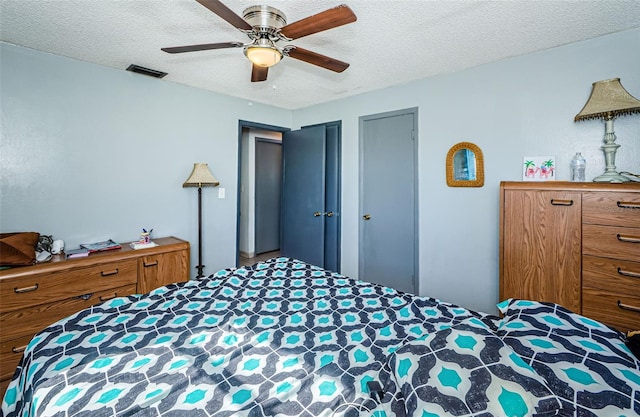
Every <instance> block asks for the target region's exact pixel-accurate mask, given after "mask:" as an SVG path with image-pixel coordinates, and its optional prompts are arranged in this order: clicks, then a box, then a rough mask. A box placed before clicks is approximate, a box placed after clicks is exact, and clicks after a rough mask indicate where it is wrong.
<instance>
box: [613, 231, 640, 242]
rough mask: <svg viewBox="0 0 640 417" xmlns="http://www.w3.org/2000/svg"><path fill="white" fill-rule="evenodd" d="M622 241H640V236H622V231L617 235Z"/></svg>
mask: <svg viewBox="0 0 640 417" xmlns="http://www.w3.org/2000/svg"><path fill="white" fill-rule="evenodd" d="M616 237H617V238H618V240H619V241H620V242H628V243H640V237H635V236H622V235H621V234H620V233H618V234H617V235H616Z"/></svg>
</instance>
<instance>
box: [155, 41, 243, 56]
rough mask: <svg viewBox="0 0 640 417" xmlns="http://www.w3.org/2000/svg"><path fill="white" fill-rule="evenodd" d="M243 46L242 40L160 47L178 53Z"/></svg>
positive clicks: (171, 52)
mask: <svg viewBox="0 0 640 417" xmlns="http://www.w3.org/2000/svg"><path fill="white" fill-rule="evenodd" d="M242 46H244V45H243V44H242V43H241V42H221V43H203V44H200V45H187V46H173V47H171V48H160V49H161V50H163V51H165V52H168V53H170V54H178V53H181V52H195V51H206V50H209V49H224V48H241V47H242Z"/></svg>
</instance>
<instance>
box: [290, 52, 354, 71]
mask: <svg viewBox="0 0 640 417" xmlns="http://www.w3.org/2000/svg"><path fill="white" fill-rule="evenodd" d="M285 51H286V54H287V55H288V56H290V57H291V58H294V59H299V60H300V61H304V62H307V63H309V64H313V65H317V66H319V67H322V68H326V69H328V70H331V71H335V72H342V71H344V70H346V69H347V68H349V64H347V63H346V62H342V61H338V60H337V59H333V58H330V57H328V56H325V55H322V54H319V53H317V52H312V51H309V50H308V49H304V48H300V47H299V46H287V47H286V49H285Z"/></svg>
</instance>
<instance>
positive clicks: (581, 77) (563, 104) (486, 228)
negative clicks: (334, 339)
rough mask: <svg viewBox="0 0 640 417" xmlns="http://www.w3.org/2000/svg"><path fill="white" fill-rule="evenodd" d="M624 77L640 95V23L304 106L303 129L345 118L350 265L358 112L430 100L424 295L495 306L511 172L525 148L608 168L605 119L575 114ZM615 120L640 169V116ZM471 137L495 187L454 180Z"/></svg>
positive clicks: (422, 108)
mask: <svg viewBox="0 0 640 417" xmlns="http://www.w3.org/2000/svg"><path fill="white" fill-rule="evenodd" d="M614 77H619V78H620V79H621V81H622V84H623V85H624V86H625V87H626V89H627V90H628V91H629V92H630V93H631V94H633V95H634V96H635V97H638V98H640V30H632V31H627V32H623V33H618V34H614V35H609V36H605V37H601V38H598V39H595V40H591V41H587V42H582V43H578V44H573V45H567V46H563V47H560V48H556V49H553V50H548V51H544V52H540V53H536V54H531V55H527V56H522V57H517V58H512V59H508V60H504V61H501V62H498V63H493V64H489V65H484V66H481V67H476V68H472V69H469V70H466V71H461V72H458V73H455V74H451V75H443V76H438V77H432V78H428V79H424V80H421V81H417V82H412V83H410V84H407V85H403V86H399V87H394V88H389V89H384V90H378V91H374V92H372V93H368V94H362V95H359V96H356V97H352V98H349V99H345V100H340V101H336V102H332V103H327V104H323V105H318V106H313V107H310V108H306V109H302V110H297V111H294V113H293V116H294V117H293V124H294V128H296V127H298V126H305V125H310V124H315V123H319V122H322V121H326V120H342V129H343V130H342V134H343V137H342V144H343V148H342V178H343V184H342V193H343V194H342V202H343V207H342V272H343V273H344V274H346V275H349V276H353V277H357V276H358V225H359V222H360V218H361V217H360V215H361V213H360V212H359V207H358V204H359V203H358V189H359V184H358V118H359V117H360V116H363V115H369V114H376V113H381V112H387V111H392V110H398V109H404V108H410V107H418V108H419V117H420V120H419V128H418V129H419V185H420V191H419V192H420V196H419V201H420V232H419V238H420V293H421V294H424V295H430V296H434V297H438V298H441V299H443V300H446V301H450V302H454V303H458V304H461V305H464V306H468V307H471V308H474V309H478V310H482V311H488V312H494V311H495V308H494V304H495V302H497V301H498V299H497V298H498V275H499V274H498V218H499V214H498V205H499V192H498V187H499V182H500V181H502V180H516V181H519V180H521V179H522V167H521V164H522V160H523V157H525V156H546V155H555V157H556V164H557V174H558V179H559V180H568V179H569V168H568V167H569V161H570V159H571V158H572V156H573V155H574V154H575V152H578V151H580V152H582V154H583V155H584V156H585V157H586V159H587V164H588V165H587V167H588V168H587V178H593V177H595V176H596V175H598V174H600V173H602V171H603V170H604V157H603V153H602V151H601V150H600V146H601V145H602V138H603V136H604V127H603V124H602V123H601V122H600V121H587V122H580V123H574V122H573V117H574V116H575V115H576V114H577V113H578V112H579V111H580V110H581V109H582V106H583V105H584V104H585V102H586V101H587V98H588V97H589V93H590V92H591V83H593V82H594V81H598V80H603V79H608V78H614ZM615 130H616V134H617V137H618V140H617V143H619V144H620V145H622V147H621V148H620V149H619V151H618V158H617V160H616V162H617V166H618V169H619V170H622V171H625V170H626V171H631V172H635V173H640V115H633V116H625V117H621V118H619V119H617V120H616V122H615ZM461 141H469V142H473V143H475V144H476V145H478V146H480V148H481V149H482V151H483V154H484V158H485V186H484V187H483V188H471V189H465V188H449V187H447V185H446V178H445V157H446V154H447V151H448V150H449V148H450V147H451V146H453V145H454V144H456V143H457V142H461ZM380 192H381V193H384V192H385V190H380ZM361 278H363V279H365V278H366V277H361Z"/></svg>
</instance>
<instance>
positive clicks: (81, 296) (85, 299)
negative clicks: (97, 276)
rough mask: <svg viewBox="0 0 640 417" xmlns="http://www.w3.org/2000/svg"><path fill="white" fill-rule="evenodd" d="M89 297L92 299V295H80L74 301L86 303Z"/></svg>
mask: <svg viewBox="0 0 640 417" xmlns="http://www.w3.org/2000/svg"><path fill="white" fill-rule="evenodd" d="M91 297H93V293H89V294H82V295H79V296H77V297H76V299H78V300H83V301H87V300H89V299H90V298H91Z"/></svg>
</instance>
